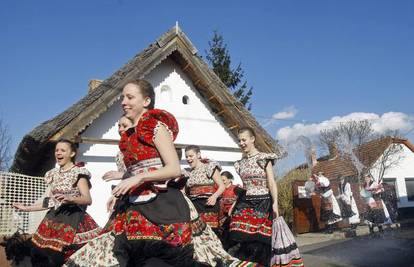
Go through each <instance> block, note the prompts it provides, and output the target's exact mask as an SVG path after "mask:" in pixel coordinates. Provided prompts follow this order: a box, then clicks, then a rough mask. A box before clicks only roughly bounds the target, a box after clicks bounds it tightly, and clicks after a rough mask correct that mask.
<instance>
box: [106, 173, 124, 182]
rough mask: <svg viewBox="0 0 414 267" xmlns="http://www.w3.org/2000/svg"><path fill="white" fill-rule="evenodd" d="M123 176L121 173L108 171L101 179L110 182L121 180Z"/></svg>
mask: <svg viewBox="0 0 414 267" xmlns="http://www.w3.org/2000/svg"><path fill="white" fill-rule="evenodd" d="M123 175H124V173H123V172H117V171H109V172H106V173H105V174H104V175H103V176H102V179H103V180H104V181H107V182H108V181H112V180H121V179H122V176H123Z"/></svg>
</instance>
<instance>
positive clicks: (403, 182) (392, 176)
mask: <svg viewBox="0 0 414 267" xmlns="http://www.w3.org/2000/svg"><path fill="white" fill-rule="evenodd" d="M392 142H394V143H397V144H401V145H402V149H401V150H400V151H399V153H397V154H395V155H392V157H391V158H390V159H389V160H388V161H395V162H398V163H397V164H396V165H395V166H392V167H390V168H388V169H386V170H385V173H384V175H383V182H384V183H387V184H391V185H393V186H394V187H395V193H396V195H397V198H398V203H397V204H398V208H399V210H400V212H403V213H406V211H405V210H406V209H407V208H411V209H414V145H413V144H412V143H411V142H410V141H408V140H407V139H393V141H392ZM389 145H391V144H389ZM384 151H385V150H384ZM382 161H386V160H383V155H381V156H380V157H379V158H378V160H377V162H376V163H375V164H374V165H373V166H376V167H375V168H374V169H373V170H372V174H373V176H374V179H376V180H378V179H379V178H380V168H379V165H380V164H378V163H380V162H382ZM407 210H408V209H407Z"/></svg>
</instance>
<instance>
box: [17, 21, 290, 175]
mask: <svg viewBox="0 0 414 267" xmlns="http://www.w3.org/2000/svg"><path fill="white" fill-rule="evenodd" d="M166 58H170V59H172V60H173V61H174V62H176V63H177V64H179V65H180V66H181V67H182V69H183V71H184V72H185V73H186V74H187V75H188V76H189V77H190V79H191V80H192V82H193V84H194V86H195V88H196V89H197V90H198V92H199V93H200V95H201V96H202V97H203V98H204V99H205V100H206V102H207V103H208V104H209V105H210V108H211V109H212V110H213V112H214V113H215V114H216V116H217V117H218V118H219V119H220V120H221V121H222V122H223V123H224V125H226V126H227V127H228V129H229V130H230V131H231V132H232V133H233V134H234V135H236V133H237V129H238V128H240V127H241V126H251V127H253V128H254V129H255V130H256V131H257V135H258V137H257V140H256V143H257V145H258V147H259V149H261V150H262V151H264V152H275V153H277V154H280V155H282V154H283V153H284V152H283V151H282V149H281V147H280V146H279V145H278V143H277V141H275V140H274V139H273V138H272V137H271V136H270V135H269V134H268V133H267V132H266V130H265V129H263V127H261V126H260V124H259V123H258V122H257V121H256V120H255V118H254V117H253V116H252V115H251V114H250V112H249V111H248V110H247V109H246V108H245V107H244V106H243V105H242V104H241V103H240V102H238V101H237V100H236V99H235V97H234V96H233V95H232V93H231V92H230V91H229V90H228V88H227V87H226V86H225V85H224V84H223V83H222V82H221V80H220V79H219V77H218V76H217V75H216V74H215V73H214V72H213V71H212V70H210V69H209V67H208V65H207V64H206V63H205V62H204V61H203V60H202V59H201V58H200V57H199V56H198V55H197V49H196V48H195V47H194V46H193V44H192V43H191V42H190V40H189V39H188V38H187V36H186V35H185V34H184V33H183V32H182V31H181V29H180V28H178V27H173V28H172V29H170V30H169V31H168V32H166V33H165V34H164V35H162V36H161V37H160V38H158V40H156V41H155V42H154V43H152V44H151V45H149V46H148V47H147V48H146V49H145V50H143V51H142V52H141V53H139V54H138V55H136V56H135V57H134V58H132V59H131V60H130V61H129V62H128V63H126V64H125V65H124V66H123V67H121V68H120V69H119V70H118V71H116V72H115V73H114V74H113V75H112V76H110V77H109V78H107V79H106V80H104V81H103V82H102V83H101V84H99V85H98V86H97V87H96V88H95V89H93V90H90V91H89V92H88V94H87V95H86V96H85V97H83V98H82V99H81V100H79V101H78V102H77V103H75V104H74V105H72V106H71V107H69V108H68V109H67V110H65V111H64V112H62V113H61V114H59V115H57V116H56V117H54V118H53V119H51V120H48V121H45V122H44V123H42V124H41V125H39V126H38V127H36V128H35V129H34V130H32V131H31V132H30V133H28V134H27V135H25V136H24V137H23V140H22V141H21V143H20V145H19V147H18V149H17V152H16V154H15V158H14V162H13V165H12V167H11V170H12V171H14V172H19V173H23V174H29V175H39V174H41V173H39V172H41V170H40V167H39V166H40V165H41V162H42V160H44V157H45V154H46V152H48V151H50V149H51V147H52V144H53V142H54V141H56V140H58V139H59V138H75V137H76V136H77V135H79V134H81V133H82V132H83V131H84V130H85V129H86V128H87V127H88V126H89V125H90V124H91V123H92V122H93V121H94V120H95V119H96V118H98V117H99V116H100V115H101V114H102V113H104V112H105V111H106V110H107V109H108V108H109V107H110V106H111V105H112V104H113V103H114V102H115V101H116V100H117V99H118V98H119V96H120V94H121V90H122V88H123V86H124V85H125V83H126V82H127V81H128V80H130V79H131V78H143V77H145V76H146V75H147V74H148V73H150V72H151V70H153V69H154V68H155V67H156V66H157V65H159V64H160V63H161V62H162V61H163V60H165V59H166Z"/></svg>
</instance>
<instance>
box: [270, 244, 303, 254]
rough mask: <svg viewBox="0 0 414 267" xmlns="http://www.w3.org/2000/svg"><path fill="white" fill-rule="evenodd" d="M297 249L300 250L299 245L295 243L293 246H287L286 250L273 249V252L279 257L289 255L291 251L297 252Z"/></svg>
mask: <svg viewBox="0 0 414 267" xmlns="http://www.w3.org/2000/svg"><path fill="white" fill-rule="evenodd" d="M297 248H298V246H297V244H296V243H293V244H290V245H289V246H287V247H285V248H273V249H272V252H273V253H274V254H278V255H281V254H288V253H290V252H291V251H293V250H295V249H297Z"/></svg>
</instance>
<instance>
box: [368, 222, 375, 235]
mask: <svg viewBox="0 0 414 267" xmlns="http://www.w3.org/2000/svg"><path fill="white" fill-rule="evenodd" d="M369 233H370V234H373V233H374V225H372V224H370V225H369Z"/></svg>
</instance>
